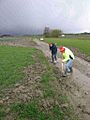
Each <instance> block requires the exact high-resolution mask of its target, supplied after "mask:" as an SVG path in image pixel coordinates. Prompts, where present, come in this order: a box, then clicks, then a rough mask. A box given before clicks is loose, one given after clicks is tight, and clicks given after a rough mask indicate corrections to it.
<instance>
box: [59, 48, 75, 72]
mask: <svg viewBox="0 0 90 120" xmlns="http://www.w3.org/2000/svg"><path fill="white" fill-rule="evenodd" d="M59 50H60V52H61V54H62V56H63V59H62V63H65V71H64V72H65V74H67V73H72V72H73V70H72V66H73V60H74V59H75V57H74V54H73V52H72V51H71V50H70V49H68V48H66V47H64V46H62V47H60V48H59Z"/></svg>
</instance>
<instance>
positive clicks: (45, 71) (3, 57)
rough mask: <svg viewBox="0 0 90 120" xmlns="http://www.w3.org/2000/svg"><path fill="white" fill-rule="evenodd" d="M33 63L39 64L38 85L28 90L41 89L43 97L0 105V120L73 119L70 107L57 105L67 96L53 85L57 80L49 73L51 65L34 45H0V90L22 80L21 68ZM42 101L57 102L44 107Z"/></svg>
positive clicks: (64, 101)
mask: <svg viewBox="0 0 90 120" xmlns="http://www.w3.org/2000/svg"><path fill="white" fill-rule="evenodd" d="M36 62H38V64H39V65H41V69H42V70H41V71H40V73H42V74H41V82H40V83H39V86H36V84H31V86H29V88H30V87H32V85H33V87H32V89H33V91H34V90H35V86H36V88H37V89H36V90H38V89H39V90H40V91H42V94H43V96H39V97H35V96H34V97H33V99H32V100H31V101H30V102H20V101H17V102H14V103H12V104H9V103H8V104H0V120H6V119H8V118H9V119H10V120H12V119H14V118H15V119H16V120H30V119H32V120H64V119H69V120H77V119H76V117H75V116H74V112H73V109H72V107H71V106H69V105H68V106H67V107H65V108H64V107H60V106H59V105H62V104H66V103H68V100H67V99H68V98H67V96H66V95H65V94H64V93H63V91H62V89H61V88H57V87H56V86H57V85H56V84H55V83H54V82H55V80H56V81H57V78H56V77H55V74H54V72H53V70H54V68H52V66H50V65H49V63H48V61H47V59H46V58H45V57H44V55H43V53H42V52H41V51H39V50H37V49H35V48H23V47H11V46H0V90H2V91H4V89H6V88H7V90H8V87H10V86H12V85H14V84H16V83H17V82H19V81H20V80H23V79H24V77H25V75H26V74H25V73H23V70H24V68H26V67H28V66H32V65H35V64H36ZM43 66H44V67H43ZM38 67H40V66H38ZM32 69H33V68H32ZM35 70H36V66H35ZM38 71H39V69H37V71H34V72H35V73H36V72H38ZM40 73H39V74H40ZM29 75H31V73H30V71H29ZM27 86H28V85H27ZM27 86H26V87H27ZM60 86H61V85H60ZM29 88H28V90H29ZM29 92H30V91H29ZM7 93H8V91H7V92H6V95H5V94H4V95H3V96H4V97H5V96H7ZM13 94H14V93H13ZM13 94H12V95H13ZM20 94H22V93H20ZM20 94H18V96H19V95H20ZM25 95H27V93H25ZM3 96H2V95H1V93H0V100H2V97H3ZM4 99H5V98H4ZM42 101H44V103H43V104H42V106H43V105H44V108H43V107H42V106H41V103H42ZM46 101H48V103H49V101H57V102H58V103H59V105H55V102H54V103H53V105H52V104H51V106H52V107H50V106H48V107H47V106H46V104H45V102H46ZM49 104H50V103H49ZM8 111H9V112H8Z"/></svg>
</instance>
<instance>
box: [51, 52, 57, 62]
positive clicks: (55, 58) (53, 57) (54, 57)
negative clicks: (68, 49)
mask: <svg viewBox="0 0 90 120" xmlns="http://www.w3.org/2000/svg"><path fill="white" fill-rule="evenodd" d="M56 60H57V57H56V53H55V54H52V62H54V61H56Z"/></svg>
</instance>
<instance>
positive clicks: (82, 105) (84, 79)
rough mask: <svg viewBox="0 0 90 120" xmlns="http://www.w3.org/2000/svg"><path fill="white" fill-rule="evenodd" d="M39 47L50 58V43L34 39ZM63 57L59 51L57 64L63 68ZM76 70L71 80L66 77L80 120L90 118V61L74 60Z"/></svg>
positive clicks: (88, 119)
mask: <svg viewBox="0 0 90 120" xmlns="http://www.w3.org/2000/svg"><path fill="white" fill-rule="evenodd" d="M34 41H35V42H36V43H37V45H38V48H39V49H40V50H42V51H43V53H44V54H45V56H46V57H48V58H49V59H50V53H49V48H48V44H46V43H44V42H42V41H39V40H36V39H35V40H34ZM60 63H61V58H60V55H59V52H58V63H57V64H56V65H55V66H56V67H59V69H60V70H61V64H60ZM73 69H74V72H73V75H72V76H71V77H70V76H69V80H67V78H66V80H65V81H66V83H67V87H66V90H67V91H68V92H67V93H68V95H69V96H70V99H71V102H72V104H73V106H74V108H75V110H76V113H77V114H79V116H80V120H90V63H88V62H86V61H84V60H82V59H80V58H77V57H76V59H75V61H74V68H73Z"/></svg>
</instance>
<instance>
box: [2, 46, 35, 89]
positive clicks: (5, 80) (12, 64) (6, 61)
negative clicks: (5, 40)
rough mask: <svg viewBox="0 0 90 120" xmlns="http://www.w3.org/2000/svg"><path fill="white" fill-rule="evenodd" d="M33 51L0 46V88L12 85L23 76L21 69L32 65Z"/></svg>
mask: <svg viewBox="0 0 90 120" xmlns="http://www.w3.org/2000/svg"><path fill="white" fill-rule="evenodd" d="M35 51H36V50H35V49H30V48H20V47H10V46H0V88H4V87H6V86H9V85H10V84H14V83H15V82H16V81H18V80H21V79H22V78H23V76H24V73H22V71H21V70H22V68H23V67H24V66H28V65H30V64H33V63H34V60H33V58H32V54H34V53H35Z"/></svg>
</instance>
